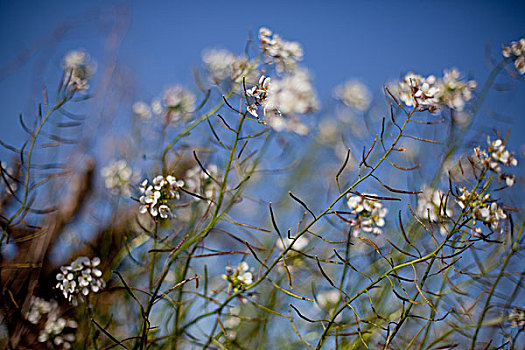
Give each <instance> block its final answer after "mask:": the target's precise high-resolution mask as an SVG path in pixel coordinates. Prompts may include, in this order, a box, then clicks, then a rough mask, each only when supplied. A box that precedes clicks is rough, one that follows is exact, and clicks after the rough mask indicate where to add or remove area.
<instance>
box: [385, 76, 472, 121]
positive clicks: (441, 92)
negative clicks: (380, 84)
mask: <svg viewBox="0 0 525 350" xmlns="http://www.w3.org/2000/svg"><path fill="white" fill-rule="evenodd" d="M460 77H461V74H460V73H459V71H458V70H457V69H456V68H452V69H450V70H445V71H444V73H443V78H441V79H437V78H436V77H435V76H434V75H429V76H428V77H426V78H424V77H423V76H421V75H418V74H414V73H412V72H410V73H408V74H406V75H405V77H404V78H403V80H402V81H401V82H399V83H398V84H397V85H392V86H391V92H392V93H393V94H394V95H395V96H397V97H398V98H399V99H400V100H401V102H403V103H404V104H405V105H407V106H408V107H411V106H415V105H416V104H417V105H418V106H420V109H428V110H429V111H431V112H434V111H436V110H438V109H440V108H442V107H448V108H450V109H453V110H455V111H457V112H462V111H463V109H464V108H465V105H466V103H467V102H468V101H470V100H471V99H472V97H473V91H474V90H475V89H476V87H477V83H476V82H475V81H474V80H469V81H463V80H461V79H460Z"/></svg>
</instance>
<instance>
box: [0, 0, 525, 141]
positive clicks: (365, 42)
mask: <svg viewBox="0 0 525 350" xmlns="http://www.w3.org/2000/svg"><path fill="white" fill-rule="evenodd" d="M126 13H128V14H129V16H128V15H126ZM524 13H525V2H524V1H498V2H496V1H315V2H314V1H305V0H303V1H288V2H284V1H283V2H278V1H264V2H248V1H237V0H235V1H209V2H205V1H202V2H197V1H195V2H190V1H186V2H182V1H157V2H146V1H141V2H139V1H130V2H110V1H70V0H68V1H1V2H0V16H1V18H0V47H1V48H2V55H0V96H1V97H0V99H1V100H0V101H1V103H2V114H1V116H0V118H1V123H2V124H1V125H2V129H1V130H0V137H2V139H4V140H7V141H10V142H13V143H15V144H16V143H17V142H16V141H17V139H18V138H19V137H20V136H21V135H22V134H21V132H19V131H18V130H19V127H18V125H17V118H18V113H19V112H24V113H25V114H27V115H30V114H31V113H34V111H35V105H36V103H37V102H38V101H39V100H40V97H39V96H38V91H39V90H40V88H41V86H42V83H44V82H45V83H47V84H49V85H52V84H54V83H55V82H56V80H57V79H58V71H59V69H60V59H61V56H62V55H63V54H64V53H65V52H67V51H68V50H70V49H77V48H85V49H87V50H88V51H89V52H90V53H91V54H92V56H94V57H95V59H96V60H97V61H98V62H99V63H101V65H102V67H103V66H104V65H105V64H107V62H106V61H104V48H107V47H108V45H110V44H111V43H112V41H111V40H112V39H111V36H110V33H111V32H113V31H114V30H116V31H117V33H119V34H117V35H115V41H113V44H115V45H116V47H119V49H118V61H117V64H118V67H120V68H121V69H125V70H127V71H128V72H129V73H130V75H131V76H132V78H133V79H132V81H130V85H133V91H134V94H135V96H136V98H137V99H144V100H147V101H149V100H150V99H151V98H152V97H154V96H156V95H158V94H159V93H161V91H162V90H163V88H165V87H166V86H168V85H170V84H177V83H182V84H186V85H191V84H192V69H193V68H194V67H195V66H197V65H198V64H199V62H200V55H201V53H202V51H203V49H205V48H209V47H217V46H219V47H224V48H227V49H230V50H231V51H234V52H236V53H240V52H241V51H242V50H243V48H244V45H245V42H246V39H247V37H248V31H249V30H251V31H252V32H254V33H256V31H257V30H258V28H259V27H261V26H267V27H269V28H270V29H272V30H273V31H274V32H277V33H280V34H281V35H282V36H283V37H284V38H285V39H289V40H296V41H299V42H300V43H302V45H303V47H304V52H305V58H304V61H303V65H305V66H307V67H308V68H309V69H310V70H311V71H312V72H313V74H314V76H315V84H316V87H317V90H318V93H319V95H320V97H321V100H322V102H325V101H326V100H328V99H329V98H330V96H331V91H332V88H333V86H335V85H337V84H339V83H341V82H342V81H344V80H345V79H347V78H359V79H361V80H362V81H363V82H365V83H366V84H367V85H368V86H369V87H371V88H372V89H373V90H374V92H375V93H376V94H379V93H380V89H381V86H382V85H383V84H384V83H385V82H387V81H389V80H392V79H396V78H398V77H399V75H400V74H401V73H402V72H406V71H409V70H413V71H416V72H418V73H421V74H431V73H433V74H436V75H441V73H442V70H443V69H444V68H449V67H453V66H454V67H457V68H459V69H460V70H461V71H462V72H465V73H466V74H470V75H472V77H473V78H474V79H476V80H478V81H480V82H483V81H484V78H485V77H486V76H487V74H488V69H487V63H486V45H490V47H491V48H492V51H491V53H492V54H493V55H497V56H498V59H499V48H500V47H501V44H502V43H508V42H510V41H511V40H517V39H519V38H520V37H522V36H524V35H525V17H524V16H523V14H524ZM125 18H129V19H130V21H129V23H126V22H125V21H124V20H123V19H125ZM60 28H61V29H60ZM108 37H109V39H108ZM120 39H122V41H121V42H120V41H119V40H120ZM24 52H25V53H27V55H24ZM21 53H22V55H21ZM17 58H21V60H18V59H17ZM99 72H100V70H99ZM508 82H510V83H511V84H513V85H514V87H515V88H516V89H515V90H514V91H513V92H512V93H510V94H507V96H506V97H505V98H504V99H503V101H505V105H507V110H504V111H502V112H504V114H508V115H509V116H511V117H513V118H514V119H515V120H517V121H519V122H518V123H517V124H515V127H518V128H519V129H520V130H522V131H523V130H525V127H524V125H525V124H524V122H523V121H522V120H523V119H524V116H523V110H524V109H525V101H524V100H525V98H523V97H525V93H524V92H525V89H524V85H525V84H523V83H516V82H512V81H511V80H510V79H507V80H506V83H508ZM520 100H521V101H520ZM324 105H327V104H326V103H324ZM509 106H510V107H509ZM520 138H521V140H519V139H520ZM513 139H514V140H513V142H512V143H515V144H517V145H518V144H521V143H523V139H524V138H523V137H522V136H521V135H520V134H519V133H515V135H514V137H513ZM516 139H518V140H516Z"/></svg>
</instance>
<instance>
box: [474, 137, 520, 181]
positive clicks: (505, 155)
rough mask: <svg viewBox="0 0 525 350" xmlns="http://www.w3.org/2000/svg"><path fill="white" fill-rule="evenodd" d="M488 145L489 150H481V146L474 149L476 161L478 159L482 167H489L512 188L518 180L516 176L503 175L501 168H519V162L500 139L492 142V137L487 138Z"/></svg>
mask: <svg viewBox="0 0 525 350" xmlns="http://www.w3.org/2000/svg"><path fill="white" fill-rule="evenodd" d="M487 144H488V148H487V150H484V149H481V148H480V147H479V146H478V147H475V148H474V157H475V159H477V160H478V161H479V163H480V164H481V165H482V166H488V167H489V169H490V170H492V171H493V172H495V173H497V174H498V175H499V179H500V180H504V181H505V183H506V184H507V186H509V187H510V186H512V185H513V184H514V182H515V180H516V178H515V177H514V175H510V174H506V173H502V169H501V166H502V165H503V166H506V167H511V166H517V165H518V160H517V159H516V157H515V155H514V153H511V152H509V151H508V150H507V149H506V147H505V145H504V144H503V141H502V140H500V139H497V140H495V141H491V140H490V137H487Z"/></svg>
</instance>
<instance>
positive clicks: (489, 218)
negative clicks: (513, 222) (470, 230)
mask: <svg viewBox="0 0 525 350" xmlns="http://www.w3.org/2000/svg"><path fill="white" fill-rule="evenodd" d="M459 191H460V192H461V194H460V195H459V196H458V197H457V198H456V201H457V203H458V205H459V206H460V207H461V209H464V210H467V211H468V212H469V215H470V217H471V218H472V219H473V222H472V224H473V225H476V220H479V221H481V222H482V223H483V224H484V225H485V226H487V227H489V228H490V229H491V230H492V231H494V232H499V233H502V232H503V228H504V227H503V226H504V221H505V220H506V219H507V214H505V212H504V211H503V209H501V207H500V206H499V205H498V204H497V203H496V202H491V201H490V194H489V193H487V194H486V195H484V196H483V197H482V196H480V195H479V194H478V193H477V192H470V191H468V190H467V189H466V188H464V187H462V188H460V189H459ZM476 232H478V233H480V229H479V228H478V229H477V230H476Z"/></svg>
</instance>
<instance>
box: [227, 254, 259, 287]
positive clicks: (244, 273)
mask: <svg viewBox="0 0 525 350" xmlns="http://www.w3.org/2000/svg"><path fill="white" fill-rule="evenodd" d="M252 272H253V268H252V269H250V267H249V266H248V264H247V263H246V262H245V261H243V262H241V263H240V264H239V265H238V266H237V267H235V268H232V267H231V266H226V274H224V275H222V278H224V279H225V280H227V281H228V282H229V283H230V287H233V290H234V291H237V290H239V289H240V288H243V287H244V286H246V285H248V284H252V283H253V273H252Z"/></svg>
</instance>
